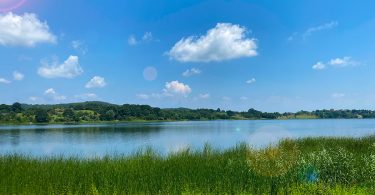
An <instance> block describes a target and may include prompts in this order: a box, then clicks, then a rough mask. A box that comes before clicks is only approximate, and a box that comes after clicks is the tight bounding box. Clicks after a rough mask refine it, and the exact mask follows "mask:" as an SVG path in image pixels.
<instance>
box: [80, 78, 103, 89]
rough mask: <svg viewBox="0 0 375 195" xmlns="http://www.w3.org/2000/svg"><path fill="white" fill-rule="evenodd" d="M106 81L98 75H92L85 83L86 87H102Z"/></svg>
mask: <svg viewBox="0 0 375 195" xmlns="http://www.w3.org/2000/svg"><path fill="white" fill-rule="evenodd" d="M106 85H107V83H106V82H105V79H104V78H103V77H100V76H94V77H93V78H92V79H91V80H90V81H89V82H87V83H86V86H85V87H86V88H102V87H105V86H106Z"/></svg>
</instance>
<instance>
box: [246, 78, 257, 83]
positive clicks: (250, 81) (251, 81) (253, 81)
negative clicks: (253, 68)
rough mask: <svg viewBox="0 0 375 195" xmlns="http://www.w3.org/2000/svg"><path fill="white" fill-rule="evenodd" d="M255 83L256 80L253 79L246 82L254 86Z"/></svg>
mask: <svg viewBox="0 0 375 195" xmlns="http://www.w3.org/2000/svg"><path fill="white" fill-rule="evenodd" d="M255 82H256V80H255V78H252V79H249V80H247V81H246V83H247V84H252V83H255Z"/></svg>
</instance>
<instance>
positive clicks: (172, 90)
mask: <svg viewBox="0 0 375 195" xmlns="http://www.w3.org/2000/svg"><path fill="white" fill-rule="evenodd" d="M163 91H164V93H165V95H167V96H168V95H188V94H189V93H191V91H192V90H191V88H190V87H189V85H186V84H184V83H181V82H179V81H171V82H166V83H165V88H164V90H163Z"/></svg>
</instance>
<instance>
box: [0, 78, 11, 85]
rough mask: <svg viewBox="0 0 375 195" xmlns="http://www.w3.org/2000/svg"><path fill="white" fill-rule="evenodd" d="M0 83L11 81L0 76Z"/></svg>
mask: <svg viewBox="0 0 375 195" xmlns="http://www.w3.org/2000/svg"><path fill="white" fill-rule="evenodd" d="M0 83H3V84H9V83H11V81H9V80H7V79H4V78H0Z"/></svg>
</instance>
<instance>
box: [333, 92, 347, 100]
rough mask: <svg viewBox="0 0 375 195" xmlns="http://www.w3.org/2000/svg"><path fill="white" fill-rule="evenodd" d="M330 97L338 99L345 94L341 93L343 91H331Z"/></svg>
mask: <svg viewBox="0 0 375 195" xmlns="http://www.w3.org/2000/svg"><path fill="white" fill-rule="evenodd" d="M331 97H332V98H334V99H339V98H343V97H345V94H343V93H333V94H332V95H331Z"/></svg>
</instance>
